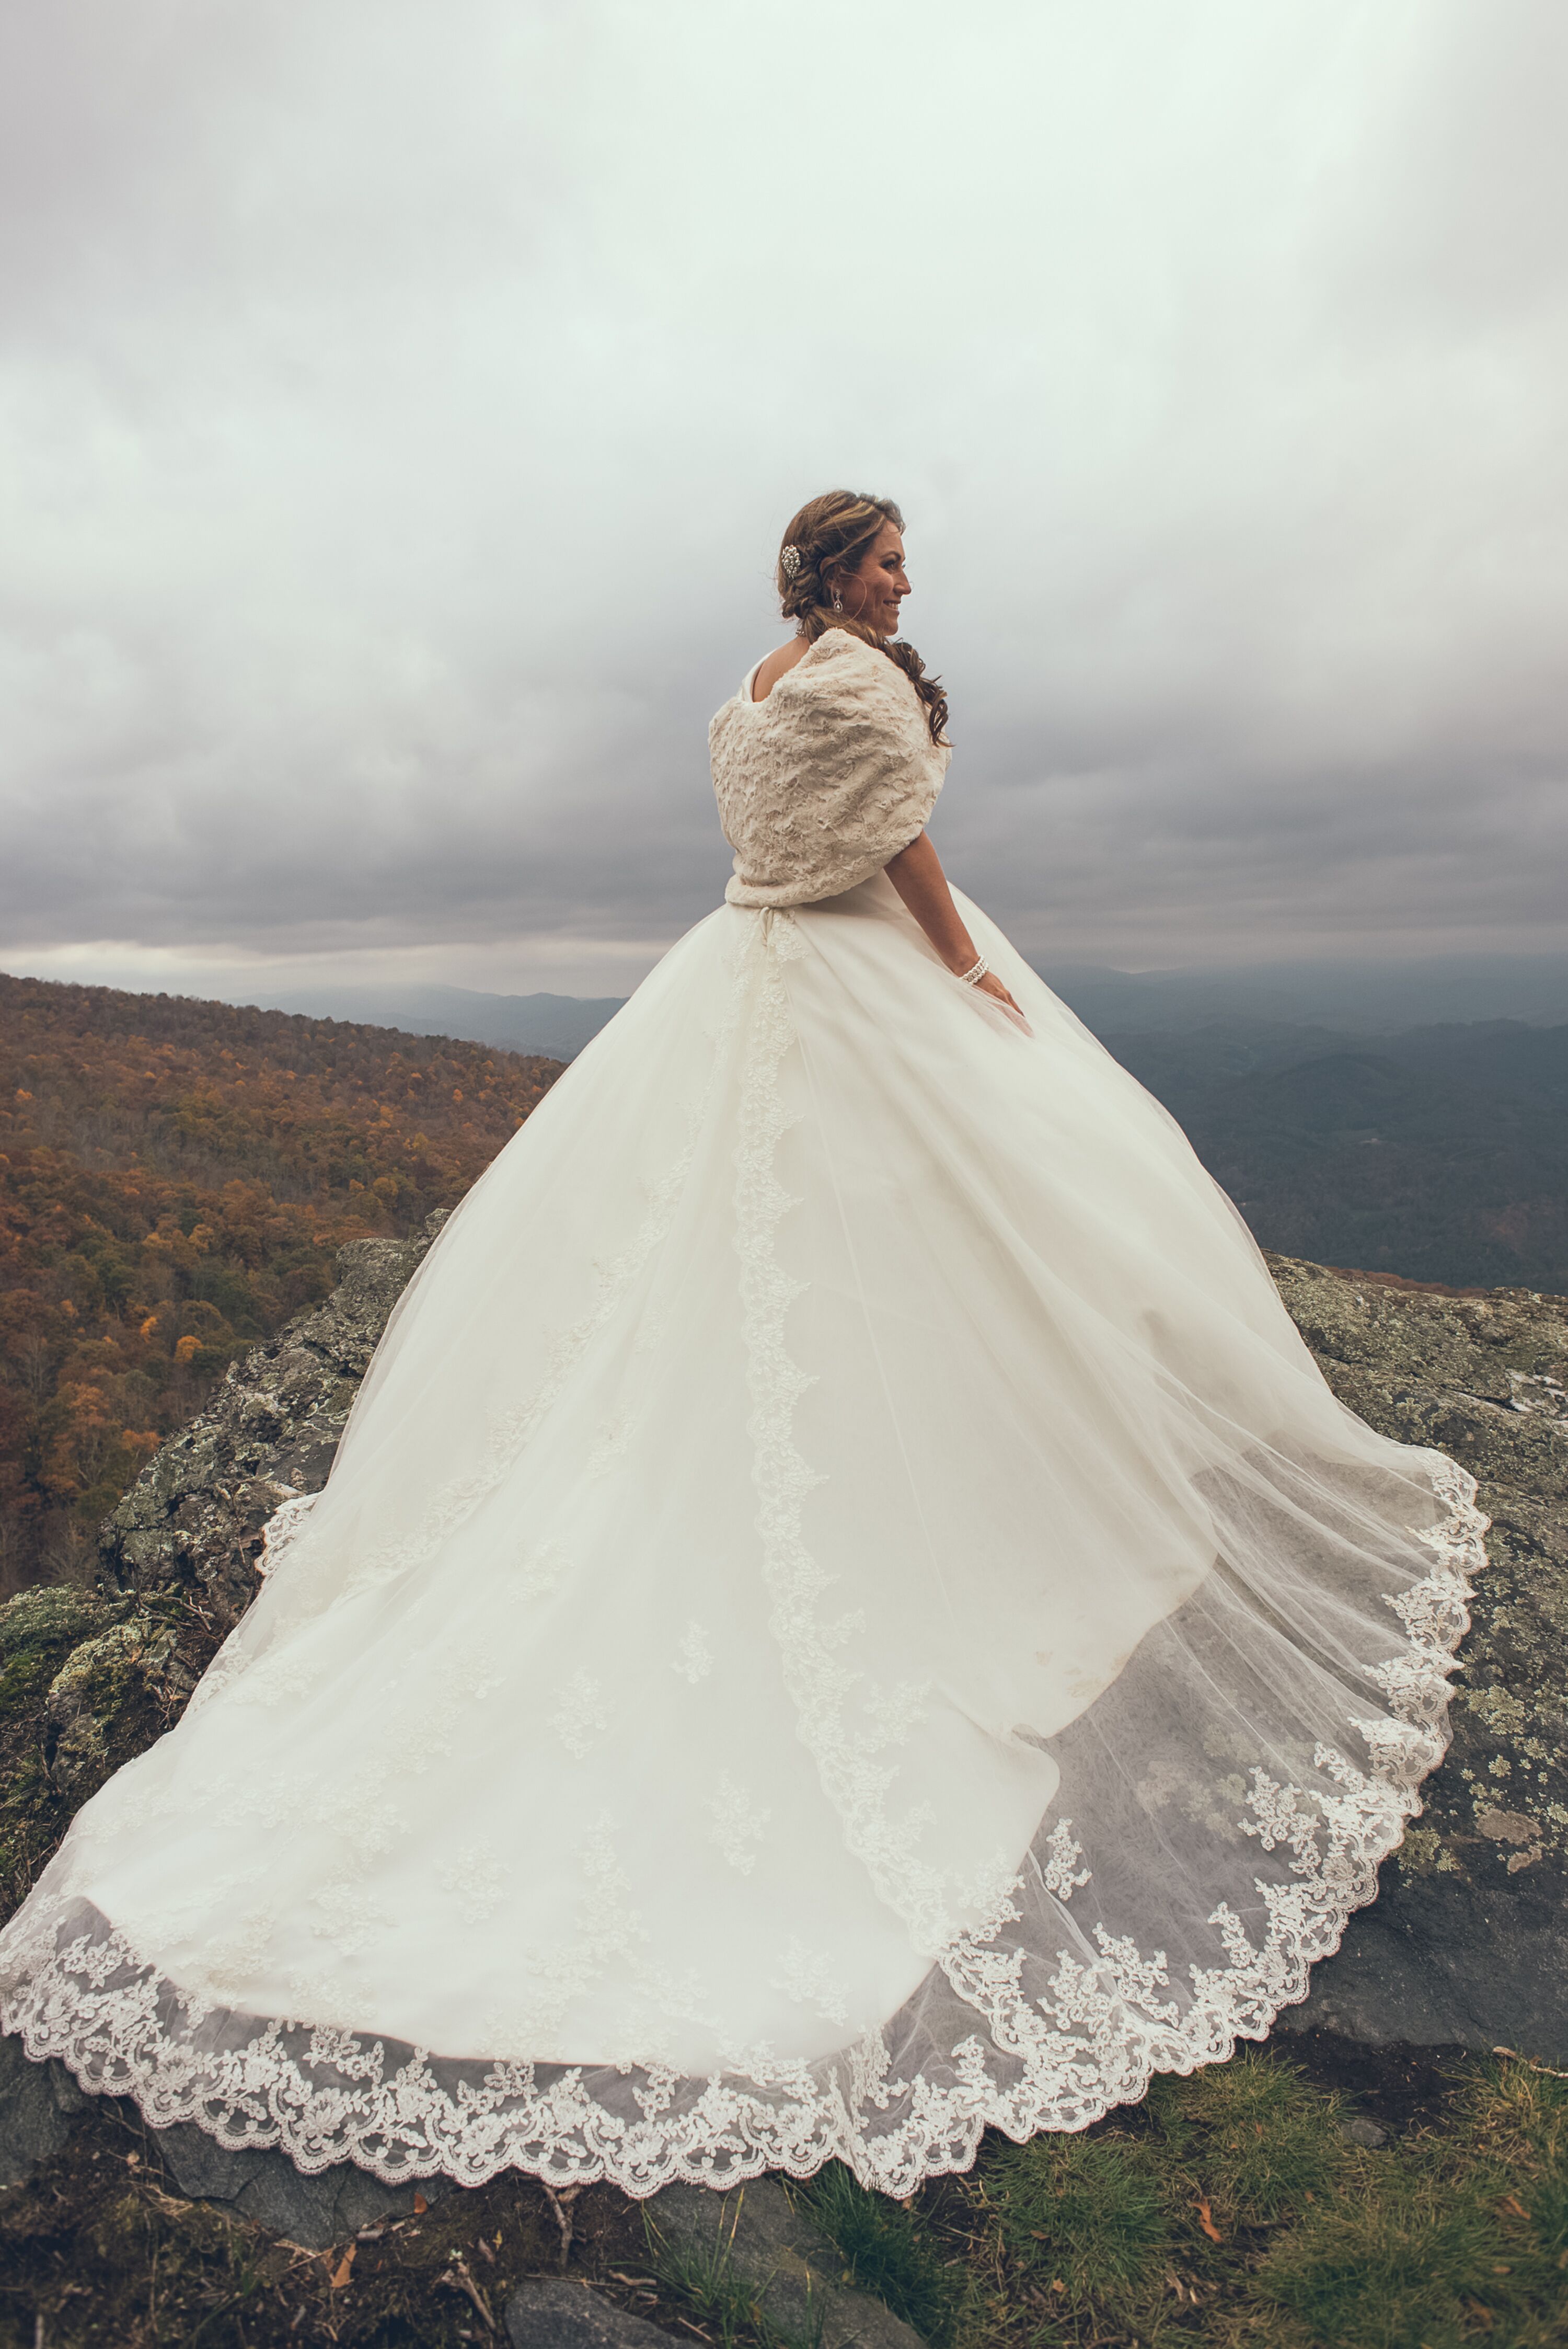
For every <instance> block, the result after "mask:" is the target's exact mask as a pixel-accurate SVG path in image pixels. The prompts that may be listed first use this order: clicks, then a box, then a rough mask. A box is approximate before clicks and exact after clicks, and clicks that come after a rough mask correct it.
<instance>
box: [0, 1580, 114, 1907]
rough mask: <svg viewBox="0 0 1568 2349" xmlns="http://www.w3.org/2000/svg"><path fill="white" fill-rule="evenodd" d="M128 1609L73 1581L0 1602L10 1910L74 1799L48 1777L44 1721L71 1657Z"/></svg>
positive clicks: (4, 1874)
mask: <svg viewBox="0 0 1568 2349" xmlns="http://www.w3.org/2000/svg"><path fill="white" fill-rule="evenodd" d="M124 1612H125V1608H124V1606H123V1605H117V1604H116V1603H114V1602H112V1601H109V1600H107V1599H103V1598H102V1597H100V1596H99V1595H98V1593H97V1592H96V1591H91V1590H78V1589H77V1588H75V1586H74V1585H72V1584H69V1583H51V1584H47V1585H45V1586H44V1587H43V1588H39V1589H36V1590H23V1591H19V1592H18V1593H17V1595H16V1597H15V1599H7V1601H6V1602H5V1606H3V1607H0V1895H3V1896H4V1907H5V1909H6V1911H9V1910H10V1909H12V1908H14V1907H15V1904H16V1902H17V1901H18V1900H19V1899H21V1898H22V1895H23V1894H24V1893H25V1892H26V1889H27V1886H28V1884H29V1882H30V1881H31V1879H32V1877H33V1875H34V1873H35V1871H36V1868H37V1867H38V1865H39V1864H40V1862H41V1860H42V1859H43V1858H44V1857H46V1855H47V1853H48V1852H49V1850H50V1849H51V1848H52V1847H53V1846H54V1845H55V1844H56V1843H57V1841H58V1839H59V1837H60V1836H61V1835H62V1834H63V1833H64V1831H65V1826H66V1823H67V1819H68V1818H69V1816H70V1813H71V1810H72V1809H73V1808H74V1807H75V1806H74V1805H73V1804H70V1803H67V1802H66V1801H64V1800H63V1799H62V1796H61V1794H60V1791H59V1789H58V1787H57V1785H55V1783H54V1781H53V1779H52V1778H51V1777H50V1775H49V1770H48V1760H47V1755H46V1752H45V1741H44V1720H45V1710H46V1704H47V1702H48V1694H49V1690H50V1688H51V1686H52V1685H53V1683H54V1682H55V1679H56V1677H57V1674H58V1673H59V1671H60V1669H61V1667H62V1666H63V1665H64V1664H65V1662H66V1661H67V1658H68V1657H69V1656H70V1655H71V1654H72V1652H73V1651H75V1650H76V1649H77V1648H79V1647H80V1646H81V1645H82V1642H83V1640H88V1639H91V1638H92V1637H93V1636H94V1635H95V1634H96V1633H98V1632H101V1631H102V1630H104V1629H105V1628H106V1627H107V1626H108V1625H110V1624H112V1623H113V1622H114V1621H115V1620H116V1619H117V1618H118V1617H119V1615H121V1614H123V1613H124Z"/></svg>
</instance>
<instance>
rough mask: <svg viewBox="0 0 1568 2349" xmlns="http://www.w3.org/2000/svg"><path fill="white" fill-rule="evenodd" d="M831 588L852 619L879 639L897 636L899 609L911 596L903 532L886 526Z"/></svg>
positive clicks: (890, 524) (831, 583)
mask: <svg viewBox="0 0 1568 2349" xmlns="http://www.w3.org/2000/svg"><path fill="white" fill-rule="evenodd" d="M829 584H830V586H836V587H837V588H838V590H839V593H840V595H842V597H843V599H844V609H845V611H846V612H847V613H848V614H849V615H850V616H851V619H855V620H863V621H864V622H865V624H866V626H867V627H868V628H874V629H875V630H876V632H877V634H878V636H897V634H898V607H899V605H901V604H902V603H903V599H904V597H905V596H906V595H908V593H909V574H908V573H907V572H906V571H905V569H904V567H903V532H902V531H899V530H895V528H894V527H893V525H892V523H891V522H884V523H883V524H882V528H881V530H879V531H878V533H877V534H876V536H875V538H873V539H872V543H871V544H870V545H869V546H867V547H864V548H862V550H861V559H860V561H859V562H858V563H857V564H855V565H854V567H853V569H852V570H849V571H844V572H841V573H840V574H838V576H837V577H836V578H834V579H832V580H830V583H829Z"/></svg>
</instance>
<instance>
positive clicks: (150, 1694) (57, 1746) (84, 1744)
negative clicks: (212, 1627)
mask: <svg viewBox="0 0 1568 2349" xmlns="http://www.w3.org/2000/svg"><path fill="white" fill-rule="evenodd" d="M178 1642H179V1633H178V1631H177V1630H176V1628H175V1626H174V1625H173V1624H172V1623H170V1622H160V1621H159V1620H158V1619H157V1618H156V1617H155V1616H152V1615H150V1614H147V1613H144V1612H137V1613H135V1614H132V1615H129V1616H128V1617H127V1618H126V1619H125V1620H124V1622H121V1623H111V1624H110V1625H109V1626H108V1630H103V1631H95V1632H94V1634H93V1636H92V1638H91V1639H90V1640H83V1641H82V1643H81V1645H80V1646H79V1647H77V1648H73V1649H72V1650H71V1652H70V1654H69V1655H68V1656H67V1659H66V1661H65V1662H64V1663H63V1664H62V1665H61V1667H60V1669H59V1671H57V1673H56V1674H55V1677H54V1679H53V1680H52V1681H51V1682H50V1683H49V1693H48V1697H47V1700H46V1703H45V1707H44V1762H45V1766H46V1769H47V1770H48V1773H49V1775H50V1777H51V1778H52V1779H53V1781H54V1783H55V1785H57V1787H58V1788H59V1790H60V1792H61V1793H62V1794H64V1795H69V1796H70V1797H71V1798H72V1802H73V1807H74V1806H75V1805H76V1804H79V1803H84V1802H86V1800H87V1798H88V1795H90V1794H93V1793H94V1792H96V1790H97V1789H98V1787H99V1786H101V1785H102V1784H103V1782H104V1780H105V1779H106V1778H107V1777H108V1775H109V1772H110V1770H111V1769H113V1768H115V1767H117V1766H118V1764H119V1761H120V1760H122V1759H124V1758H126V1755H127V1754H130V1753H137V1752H139V1751H140V1749H141V1748H142V1747H143V1746H145V1745H146V1744H149V1743H150V1739H151V1738H152V1737H155V1736H156V1735H157V1734H158V1733H159V1731H160V1729H161V1728H162V1726H163V1725H164V1716H165V1714H166V1713H168V1711H169V1710H170V1706H171V1704H172V1703H173V1702H177V1701H178V1700H179V1699H180V1698H182V1697H185V1696H188V1695H189V1694H190V1692H191V1689H192V1688H194V1686H195V1684H196V1683H195V1680H194V1678H193V1676H192V1675H191V1673H190V1672H189V1671H188V1670H186V1669H184V1668H183V1667H182V1662H181V1658H180V1656H179V1654H178ZM143 1729H145V1730H146V1732H147V1734H145V1735H142V1734H139V1732H140V1731H141V1730H143Z"/></svg>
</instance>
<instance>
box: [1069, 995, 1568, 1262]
mask: <svg viewBox="0 0 1568 2349" xmlns="http://www.w3.org/2000/svg"><path fill="white" fill-rule="evenodd" d="M1101 1040H1102V1041H1103V1042H1104V1044H1105V1045H1106V1046H1107V1048H1108V1050H1110V1051H1112V1052H1114V1053H1115V1055H1116V1057H1117V1059H1118V1060H1119V1061H1120V1062H1121V1063H1122V1065H1123V1067H1124V1068H1127V1069H1130V1071H1131V1072H1132V1074H1133V1075H1134V1076H1135V1077H1137V1079H1138V1080H1139V1081H1140V1084H1144V1085H1147V1086H1148V1088H1149V1090H1150V1092H1151V1093H1153V1094H1154V1095H1155V1096H1156V1098H1157V1099H1159V1100H1160V1101H1162V1102H1164V1103H1165V1106H1166V1107H1167V1109H1169V1110H1170V1111H1171V1114H1172V1116H1174V1117H1175V1118H1177V1119H1178V1120H1179V1121H1180V1122H1181V1125H1182V1126H1183V1128H1184V1129H1185V1131H1186V1133H1187V1134H1188V1136H1189V1138H1190V1140H1191V1143H1192V1146H1193V1148H1194V1149H1195V1150H1196V1151H1197V1153H1198V1155H1199V1156H1200V1157H1201V1158H1202V1161H1203V1163H1204V1164H1205V1165H1206V1166H1207V1167H1208V1168H1209V1170H1210V1172H1211V1173H1212V1174H1213V1175H1214V1177H1215V1179H1216V1180H1217V1181H1218V1182H1219V1183H1221V1184H1222V1185H1223V1186H1224V1188H1225V1189H1226V1190H1227V1191H1228V1192H1229V1193H1230V1195H1231V1196H1232V1198H1233V1199H1234V1201H1235V1202H1236V1205H1237V1206H1239V1207H1240V1208H1241V1210H1242V1212H1243V1215H1244V1216H1246V1219H1247V1221H1248V1223H1249V1224H1250V1225H1251V1226H1252V1228H1253V1232H1254V1233H1255V1234H1256V1236H1257V1237H1258V1239H1259V1241H1260V1242H1261V1243H1262V1244H1263V1246H1264V1247H1273V1248H1279V1249H1282V1250H1284V1253H1285V1254H1287V1255H1291V1256H1303V1257H1310V1258H1312V1259H1313V1260H1314V1261H1315V1262H1316V1263H1319V1264H1335V1265H1342V1266H1346V1267H1348V1268H1354V1269H1356V1270H1357V1271H1364V1272H1391V1273H1398V1274H1399V1275H1401V1276H1402V1277H1403V1278H1406V1279H1408V1280H1424V1281H1432V1282H1437V1283H1439V1284H1443V1285H1446V1286H1449V1287H1452V1288H1494V1287H1495V1288H1534V1289H1543V1290H1548V1291H1551V1292H1552V1293H1553V1294H1557V1295H1561V1294H1563V1292H1565V1291H1568V1025H1563V1026H1559V1027H1553V1028H1532V1027H1528V1026H1526V1025H1525V1024H1524V1023H1523V1022H1522V1021H1518V1020H1487V1021H1480V1022H1472V1023H1470V1024H1466V1025H1460V1024H1452V1023H1450V1024H1446V1025H1443V1026H1433V1027H1422V1028H1409V1029H1406V1030H1403V1031H1401V1032H1400V1033H1398V1034H1396V1035H1392V1036H1377V1037H1367V1036H1354V1035H1346V1034H1343V1033H1336V1031H1334V1030H1330V1029H1326V1028H1312V1027H1306V1026H1301V1027H1292V1026H1290V1025H1288V1024H1287V1023H1284V1022H1271V1021H1264V1020H1253V1021H1249V1020H1245V1019H1230V1020H1212V1021H1210V1022H1209V1023H1208V1024H1207V1025H1206V1026H1203V1027H1199V1028H1193V1029H1190V1030H1178V1029H1174V1028H1167V1029H1162V1030H1146V1031H1145V1032H1143V1033H1141V1034H1140V1033H1137V1032H1131V1033H1128V1032H1118V1031H1117V1030H1104V1031H1102V1035H1101Z"/></svg>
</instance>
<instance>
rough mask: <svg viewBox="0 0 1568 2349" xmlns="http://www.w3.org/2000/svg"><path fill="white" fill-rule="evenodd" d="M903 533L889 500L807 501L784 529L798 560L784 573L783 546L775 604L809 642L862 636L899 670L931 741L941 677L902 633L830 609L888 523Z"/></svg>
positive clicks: (835, 493) (842, 497)
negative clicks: (832, 632)
mask: <svg viewBox="0 0 1568 2349" xmlns="http://www.w3.org/2000/svg"><path fill="white" fill-rule="evenodd" d="M890 522H891V523H892V526H893V528H894V529H895V530H898V531H902V530H903V514H902V513H901V512H899V510H898V508H897V506H895V505H894V503H893V502H892V499H891V498H869V497H859V496H857V495H856V494H855V492H853V491H852V490H829V491H828V492H826V494H825V495H824V496H822V497H820V498H812V499H810V501H809V502H807V503H806V504H805V505H803V506H802V507H801V509H800V511H799V513H798V514H797V515H796V516H795V519H794V520H793V522H792V523H790V524H789V529H788V530H787V531H786V532H785V533H784V539H783V546H791V547H793V548H794V549H795V550H796V552H797V554H798V555H799V562H798V563H797V564H796V565H795V568H794V571H793V574H790V573H789V572H786V570H785V568H784V561H783V546H781V547H780V549H779V568H778V572H777V574H776V578H777V583H778V587H779V605H780V607H781V609H782V611H783V614H784V617H785V618H786V619H787V620H793V621H794V622H795V624H796V626H797V627H798V628H799V632H800V634H801V636H804V637H805V639H806V641H807V643H808V644H814V643H815V642H816V640H817V638H818V637H819V636H820V635H821V634H822V632H823V630H824V629H826V628H843V629H846V630H847V631H848V633H849V634H850V635H851V636H861V637H863V638H864V640H865V642H866V643H867V644H868V645H874V646H875V647H876V648H877V650H878V652H879V653H885V654H886V655H887V657H888V659H889V660H890V661H892V665H893V667H895V668H901V669H903V673H904V675H905V677H907V678H908V679H909V681H910V683H911V685H913V688H914V689H915V691H916V693H917V694H918V695H919V696H920V698H921V700H922V702H923V704H924V707H925V722H926V724H927V726H928V727H929V728H930V730H931V739H932V740H933V741H934V742H943V741H944V740H945V739H946V737H945V733H944V729H945V727H946V724H947V696H946V695H945V694H944V692H943V690H942V683H941V680H940V678H934V677H927V676H926V674H925V663H924V662H923V660H922V659H921V657H920V655H919V654H918V653H917V652H916V651H915V649H914V647H913V645H911V644H906V643H905V642H904V640H903V637H902V636H895V637H888V636H879V635H878V633H877V631H876V630H875V629H874V628H872V627H871V626H868V625H867V624H866V622H865V621H863V620H857V619H856V618H855V617H854V616H853V615H852V614H851V613H849V612H835V611H834V610H833V608H832V602H833V589H834V586H835V585H837V584H838V582H840V581H841V580H842V579H843V578H844V577H845V576H846V575H847V574H849V573H850V572H851V571H852V570H853V569H854V567H855V565H856V564H857V563H858V561H859V560H860V558H861V555H862V554H864V553H865V550H866V548H867V547H868V546H869V545H870V544H871V543H872V540H873V539H874V538H875V537H876V535H877V533H878V532H879V531H880V530H881V529H882V526H883V524H884V523H890Z"/></svg>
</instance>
